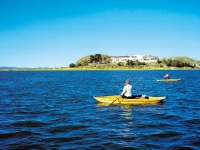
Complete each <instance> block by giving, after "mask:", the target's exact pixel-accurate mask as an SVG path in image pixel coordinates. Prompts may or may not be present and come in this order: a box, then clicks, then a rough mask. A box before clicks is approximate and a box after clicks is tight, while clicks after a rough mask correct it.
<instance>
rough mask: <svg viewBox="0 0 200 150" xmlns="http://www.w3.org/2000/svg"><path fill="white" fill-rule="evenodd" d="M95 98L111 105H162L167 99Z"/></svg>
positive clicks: (115, 96) (114, 96) (117, 96)
mask: <svg viewBox="0 0 200 150" xmlns="http://www.w3.org/2000/svg"><path fill="white" fill-rule="evenodd" d="M94 98H95V99H96V100H97V101H99V102H102V103H109V104H153V103H160V102H162V101H164V100H165V99H166V96H164V97H151V96H149V97H148V99H145V98H136V99H125V98H122V97H121V96H120V95H113V96H94Z"/></svg>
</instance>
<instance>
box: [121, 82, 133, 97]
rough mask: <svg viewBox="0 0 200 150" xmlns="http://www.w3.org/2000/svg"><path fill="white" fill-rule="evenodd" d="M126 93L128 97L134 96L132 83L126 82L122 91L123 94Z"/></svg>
mask: <svg viewBox="0 0 200 150" xmlns="http://www.w3.org/2000/svg"><path fill="white" fill-rule="evenodd" d="M123 94H124V95H125V96H126V97H131V96H132V86H131V85H130V84H126V85H125V86H124V89H123V91H122V93H121V95H123Z"/></svg>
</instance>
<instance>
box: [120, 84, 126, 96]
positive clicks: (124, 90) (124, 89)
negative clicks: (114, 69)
mask: <svg viewBox="0 0 200 150" xmlns="http://www.w3.org/2000/svg"><path fill="white" fill-rule="evenodd" d="M125 92H126V86H124V88H123V91H122V93H121V96H122V95H123V94H124V93H125Z"/></svg>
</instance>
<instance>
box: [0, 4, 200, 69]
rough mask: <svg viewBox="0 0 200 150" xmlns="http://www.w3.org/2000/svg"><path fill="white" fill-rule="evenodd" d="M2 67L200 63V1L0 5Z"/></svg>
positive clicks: (0, 62) (0, 54)
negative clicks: (89, 60)
mask: <svg viewBox="0 0 200 150" xmlns="http://www.w3.org/2000/svg"><path fill="white" fill-rule="evenodd" d="M0 21H1V23H0V66H9V67H11V66H12V67H68V66H69V64H70V63H76V61H77V60H78V59H80V58H81V57H83V56H87V55H91V54H97V53H98V54H107V55H110V56H121V55H123V56H124V55H131V54H134V55H138V54H141V55H155V56H158V57H159V58H168V57H175V56H188V57H190V58H193V59H198V60H200V1H199V0H190V1H189V0H182V1H180V0H162V1H160V0H19V1H16V0H6V1H4V0H0Z"/></svg>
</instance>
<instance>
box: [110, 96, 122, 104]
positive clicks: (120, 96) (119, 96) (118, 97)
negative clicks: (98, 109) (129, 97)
mask: <svg viewBox="0 0 200 150" xmlns="http://www.w3.org/2000/svg"><path fill="white" fill-rule="evenodd" d="M120 97H121V96H119V97H118V98H117V99H116V100H119V98H120ZM116 100H114V101H112V103H110V105H112V104H113V103H114V102H115V101H116Z"/></svg>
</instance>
